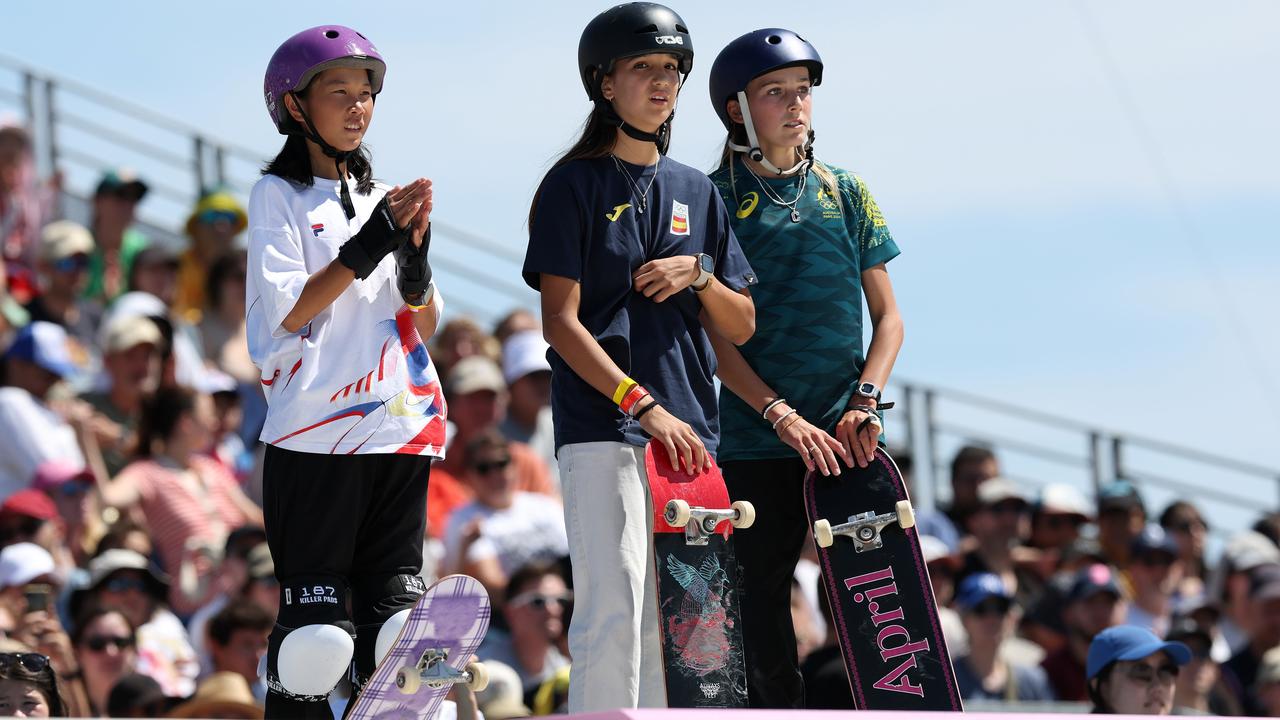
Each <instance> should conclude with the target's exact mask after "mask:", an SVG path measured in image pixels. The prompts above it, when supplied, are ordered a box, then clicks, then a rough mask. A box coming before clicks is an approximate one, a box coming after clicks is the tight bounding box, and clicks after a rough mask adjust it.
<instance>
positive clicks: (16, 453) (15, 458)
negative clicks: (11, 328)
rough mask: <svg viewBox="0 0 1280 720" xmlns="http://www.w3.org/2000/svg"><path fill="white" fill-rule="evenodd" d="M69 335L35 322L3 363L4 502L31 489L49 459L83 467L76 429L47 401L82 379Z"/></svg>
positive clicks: (0, 447) (0, 480) (0, 469)
mask: <svg viewBox="0 0 1280 720" xmlns="http://www.w3.org/2000/svg"><path fill="white" fill-rule="evenodd" d="M77 370H78V368H77V366H76V364H75V363H74V362H73V361H72V358H71V351H70V344H69V340H68V338H67V331H66V330H64V329H62V326H61V325H55V324H53V323H50V322H33V323H31V324H30V325H28V326H26V327H24V328H23V329H22V330H21V331H19V332H18V334H17V336H16V337H15V338H14V340H13V343H12V344H11V345H10V346H9V349H8V350H7V351H6V352H5V354H4V358H3V361H0V374H2V375H3V377H2V378H0V385H3V387H0V500H3V499H4V498H6V497H8V496H10V495H12V494H13V493H15V492H17V491H19V490H22V489H23V488H26V487H28V486H29V485H30V483H31V480H32V478H34V477H35V473H36V468H37V467H39V466H40V463H42V462H44V461H46V460H69V461H71V462H73V463H76V464H78V465H81V466H83V465H84V456H83V454H82V453H81V452H80V446H79V444H78V443H77V439H76V432H75V430H74V429H73V428H72V427H71V426H70V425H68V424H67V422H66V420H64V419H63V418H62V416H61V415H59V414H58V413H56V412H54V409H53V408H51V407H50V406H49V403H48V402H47V399H48V395H49V391H50V390H52V389H53V386H54V385H56V384H57V383H58V381H60V380H62V379H64V378H67V377H70V376H72V375H74V374H76V372H77Z"/></svg>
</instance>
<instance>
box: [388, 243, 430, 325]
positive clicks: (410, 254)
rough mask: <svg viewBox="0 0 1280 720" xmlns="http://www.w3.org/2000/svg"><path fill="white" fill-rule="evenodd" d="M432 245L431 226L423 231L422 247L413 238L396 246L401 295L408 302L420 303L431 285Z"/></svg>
mask: <svg viewBox="0 0 1280 720" xmlns="http://www.w3.org/2000/svg"><path fill="white" fill-rule="evenodd" d="M430 247H431V226H430V225H428V226H427V229H426V231H425V232H423V233H422V247H417V246H415V245H414V244H413V241H412V240H409V241H408V242H405V243H404V244H403V245H401V246H399V247H397V248H396V250H395V253H396V264H397V265H399V266H400V277H399V283H400V295H401V296H402V297H404V299H405V301H406V302H409V301H412V303H413V304H415V305H417V304H420V302H419V301H420V300H422V295H423V293H425V292H426V291H427V288H428V287H430V286H431V265H430V264H429V263H427V250H428V249H429V248H430Z"/></svg>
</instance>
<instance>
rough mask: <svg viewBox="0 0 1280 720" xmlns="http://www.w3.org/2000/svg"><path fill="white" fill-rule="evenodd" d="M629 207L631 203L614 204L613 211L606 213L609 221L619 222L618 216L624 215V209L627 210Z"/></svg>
mask: <svg viewBox="0 0 1280 720" xmlns="http://www.w3.org/2000/svg"><path fill="white" fill-rule="evenodd" d="M629 207H631V203H622V204H621V205H614V206H613V212H611V213H605V214H604V216H605V217H607V218H609V222H617V221H618V218H619V217H620V216H621V215H622V211H623V210H626V209H627V208H629Z"/></svg>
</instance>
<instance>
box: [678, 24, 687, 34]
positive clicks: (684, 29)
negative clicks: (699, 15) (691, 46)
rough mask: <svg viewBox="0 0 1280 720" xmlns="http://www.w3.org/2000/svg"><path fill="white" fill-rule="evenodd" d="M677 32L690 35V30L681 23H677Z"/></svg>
mask: <svg viewBox="0 0 1280 720" xmlns="http://www.w3.org/2000/svg"><path fill="white" fill-rule="evenodd" d="M676 30H677V31H678V32H682V33H684V34H685V35H688V34H689V28H687V27H685V26H683V25H681V24H680V23H676Z"/></svg>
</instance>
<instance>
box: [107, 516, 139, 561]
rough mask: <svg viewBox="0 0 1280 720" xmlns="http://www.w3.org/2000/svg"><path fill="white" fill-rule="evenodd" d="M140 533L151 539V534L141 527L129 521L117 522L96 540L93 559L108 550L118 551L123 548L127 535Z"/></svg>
mask: <svg viewBox="0 0 1280 720" xmlns="http://www.w3.org/2000/svg"><path fill="white" fill-rule="evenodd" d="M135 532H140V533H142V534H144V535H146V536H147V538H150V537H151V532H150V531H149V530H147V528H145V527H143V526H142V525H140V524H138V523H136V522H134V521H132V520H129V519H127V518H126V519H124V520H117V521H116V522H114V523H112V524H111V526H110V527H108V528H107V532H106V533H105V534H103V536H102V537H101V538H99V539H98V546H97V547H95V548H94V549H93V557H98V556H99V555H101V554H102V553H104V552H106V551H108V550H119V549H121V548H123V547H124V541H125V538H127V537H129V533H135Z"/></svg>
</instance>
